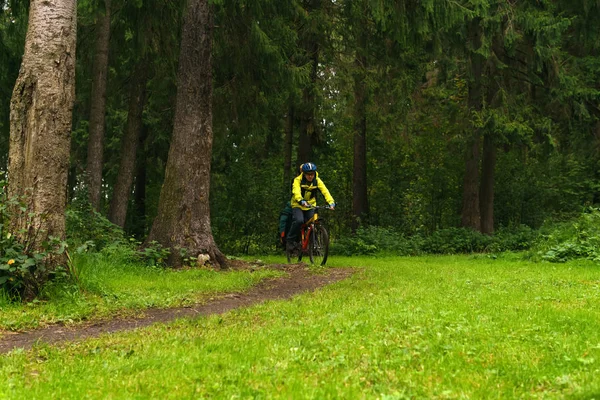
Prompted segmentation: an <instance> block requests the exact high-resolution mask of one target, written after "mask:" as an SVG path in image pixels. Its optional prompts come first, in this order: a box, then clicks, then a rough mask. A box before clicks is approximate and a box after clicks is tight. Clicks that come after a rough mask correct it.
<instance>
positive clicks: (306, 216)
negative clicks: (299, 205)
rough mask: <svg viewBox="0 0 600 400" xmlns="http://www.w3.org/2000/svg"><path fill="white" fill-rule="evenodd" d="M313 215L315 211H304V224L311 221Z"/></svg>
mask: <svg viewBox="0 0 600 400" xmlns="http://www.w3.org/2000/svg"><path fill="white" fill-rule="evenodd" d="M313 215H315V210H313V209H312V208H311V209H310V210H306V211H304V222H306V221H308V220H309V219H311V218H312V217H313Z"/></svg>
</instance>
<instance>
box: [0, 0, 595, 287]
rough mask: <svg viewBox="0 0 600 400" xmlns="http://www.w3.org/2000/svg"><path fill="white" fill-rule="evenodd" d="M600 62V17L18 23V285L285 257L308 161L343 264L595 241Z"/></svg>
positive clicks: (1, 9)
mask: <svg viewBox="0 0 600 400" xmlns="http://www.w3.org/2000/svg"><path fill="white" fill-rule="evenodd" d="M599 49H600V3H599V2H598V1H593V0H571V1H565V0H554V1H550V0H536V1H532V0H525V1H510V0H497V1H494V0H411V1H405V0H401V1H392V0H377V1H374V0H354V1H344V0H291V1H285V2H282V1H272V0H237V1H233V0H212V1H207V0H188V1H187V2H184V1H165V0H136V1H124V0H80V1H77V2H75V1H74V0H53V1H49V2H42V1H38V0H32V1H31V2H28V1H19V0H2V1H0V138H1V140H0V164H1V165H4V166H5V167H3V169H2V170H3V172H4V175H5V181H4V192H3V200H2V208H1V210H0V211H1V212H0V214H1V215H0V216H1V217H2V224H3V225H2V239H1V241H2V243H0V246H1V247H2V249H3V250H2V260H0V261H2V262H3V263H4V264H3V267H2V268H0V270H1V271H0V273H2V275H0V285H3V286H4V287H5V288H6V287H8V288H10V285H11V283H10V282H13V279H15V280H17V281H19V282H20V283H21V284H23V285H25V286H27V287H29V288H30V289H31V290H32V291H33V292H35V291H36V288H37V285H38V284H39V282H43V281H45V280H46V279H47V278H48V276H49V275H51V274H52V271H53V269H54V266H56V265H65V264H66V258H65V257H69V256H68V252H65V248H67V245H68V249H69V252H71V253H73V252H75V251H85V250H88V249H96V250H98V249H100V248H102V247H103V246H106V245H108V244H110V243H112V242H114V241H119V240H120V241H123V242H127V243H134V244H135V245H136V246H138V247H139V248H140V249H142V250H140V252H141V253H142V254H144V255H146V256H148V257H151V258H154V259H161V260H162V259H164V260H165V263H166V264H168V265H173V266H181V265H184V264H186V263H190V262H191V261H190V260H196V259H197V258H198V257H199V255H207V256H208V258H209V260H210V263H211V264H213V265H215V266H221V265H225V263H226V260H227V256H233V255H243V254H246V255H247V254H271V253H275V252H277V251H278V250H277V225H278V219H279V213H280V211H281V209H282V208H283V207H284V206H285V204H286V202H287V201H288V200H289V199H290V182H291V180H292V179H293V178H294V177H295V176H296V175H298V166H299V165H300V164H302V163H305V162H309V161H310V162H313V163H315V164H316V165H317V166H318V171H319V174H320V175H319V176H320V177H321V178H322V179H323V181H324V182H325V183H326V184H327V187H328V188H329V191H330V192H331V194H332V195H333V197H334V198H335V200H336V202H337V207H336V210H335V211H334V212H331V213H328V214H327V222H328V226H329V228H330V232H331V238H332V251H334V252H337V253H338V254H347V255H351V254H371V253H374V252H377V251H389V252H393V253H395V254H404V255H410V254H423V253H453V252H472V251H490V249H491V250H495V251H504V250H524V249H528V248H530V247H531V246H532V245H533V244H534V242H535V240H536V239H535V238H536V237H539V236H538V235H540V232H543V229H544V227H548V225H549V224H553V223H554V224H559V223H562V222H565V221H571V220H574V219H577V218H582V216H583V218H584V219H585V220H586V221H588V223H589V226H593V225H594V224H595V222H594V221H597V219H595V218H600V217H598V215H597V214H598V213H597V210H596V209H595V208H594V207H595V206H597V204H598V203H599V202H600V176H599V161H600V86H599V81H600V80H599V78H600V54H599ZM589 221H591V222H589ZM574 235H575V236H577V233H575V234H574ZM553 251H554V253H552V254H555V255H556V251H557V250H556V249H554V250H553ZM568 251H571V252H573V251H575V252H576V253H577V252H578V251H579V250H578V249H575V250H574V249H573V247H572V246H571V248H570V249H568ZM585 251H587V253H585ZM585 251H584V250H581V251H579V253H581V254H583V255H587V256H589V255H592V256H594V257H595V256H596V253H593V251H592V250H589V249H588V250H585ZM594 251H595V250H594ZM590 252H592V253H593V254H592V253H590ZM579 253H578V254H579ZM584 253H585V254H584ZM557 257H558V258H560V257H562V256H557ZM10 261H12V262H10ZM27 274H29V275H27Z"/></svg>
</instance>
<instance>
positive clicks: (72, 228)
mask: <svg viewBox="0 0 600 400" xmlns="http://www.w3.org/2000/svg"><path fill="white" fill-rule="evenodd" d="M66 229H67V241H68V242H69V246H70V247H71V248H74V249H80V250H86V249H92V248H93V249H95V250H101V249H102V248H104V247H106V246H108V245H111V244H115V243H125V242H126V240H125V238H124V235H123V230H122V229H121V228H120V227H118V226H117V225H115V224H113V223H112V222H110V221H109V220H108V219H107V218H106V217H104V216H103V215H102V214H100V213H99V212H97V211H95V210H94V209H93V208H92V206H91V204H90V203H89V202H88V201H87V197H86V200H78V201H75V202H73V204H71V206H70V207H68V208H67V210H66Z"/></svg>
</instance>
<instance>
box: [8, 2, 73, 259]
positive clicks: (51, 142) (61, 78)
mask: <svg viewBox="0 0 600 400" xmlns="http://www.w3.org/2000/svg"><path fill="white" fill-rule="evenodd" d="M30 7H31V8H30V11H29V26H28V29H27V37H26V42H25V53H24V55H23V61H22V64H21V69H20V71H19V77H18V79H17V82H16V84H15V88H14V90H13V94H12V98H11V105H10V150H9V165H8V174H9V185H8V194H9V196H11V197H13V196H19V197H20V196H25V198H24V200H25V202H26V204H27V210H26V211H25V213H22V214H21V216H23V215H25V216H26V215H29V214H31V215H33V216H32V217H31V218H19V217H18V216H15V217H14V219H13V220H12V221H11V227H12V231H13V232H15V233H16V234H17V235H18V236H19V237H21V238H22V239H24V238H26V237H30V238H31V236H27V235H31V234H32V231H33V233H35V234H36V236H35V238H34V239H33V244H34V246H33V248H34V249H35V250H41V249H42V248H43V243H44V242H46V241H48V238H49V237H50V236H54V237H58V238H61V239H64V238H65V206H66V197H67V176H68V172H69V152H70V145H71V120H72V111H73V102H74V98H75V44H76V26H77V6H76V1H75V0H44V1H42V0H32V1H31V4H30ZM28 220H29V221H28ZM23 232H25V233H23ZM65 262H66V260H65V259H64V258H60V257H56V258H54V259H52V260H48V265H49V268H50V269H52V268H53V266H54V265H57V264H63V265H64V263H65Z"/></svg>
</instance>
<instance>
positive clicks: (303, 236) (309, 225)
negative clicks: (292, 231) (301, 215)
mask: <svg viewBox="0 0 600 400" xmlns="http://www.w3.org/2000/svg"><path fill="white" fill-rule="evenodd" d="M318 221H319V215H318V214H317V213H315V215H313V216H312V218H311V219H309V220H308V221H306V222H305V223H303V224H302V226H301V227H300V243H302V251H306V250H307V249H308V241H309V240H310V234H311V233H312V231H313V229H314V224H315V223H318Z"/></svg>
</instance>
